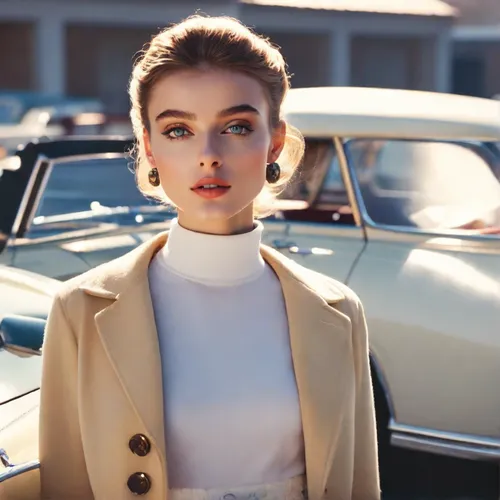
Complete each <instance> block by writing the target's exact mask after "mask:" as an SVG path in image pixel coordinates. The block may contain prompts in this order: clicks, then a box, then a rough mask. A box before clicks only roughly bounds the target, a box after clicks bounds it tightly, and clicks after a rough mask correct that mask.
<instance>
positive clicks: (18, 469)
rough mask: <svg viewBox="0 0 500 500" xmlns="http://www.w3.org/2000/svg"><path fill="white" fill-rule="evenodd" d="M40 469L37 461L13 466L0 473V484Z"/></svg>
mask: <svg viewBox="0 0 500 500" xmlns="http://www.w3.org/2000/svg"><path fill="white" fill-rule="evenodd" d="M39 468H40V461H39V460H32V461H31V462H25V463H22V464H19V465H13V466H12V467H8V468H7V469H6V470H3V471H0V483H2V482H3V481H7V479H12V478H13V477H16V476H20V475H21V474H25V473H27V472H31V471H33V470H36V469H39Z"/></svg>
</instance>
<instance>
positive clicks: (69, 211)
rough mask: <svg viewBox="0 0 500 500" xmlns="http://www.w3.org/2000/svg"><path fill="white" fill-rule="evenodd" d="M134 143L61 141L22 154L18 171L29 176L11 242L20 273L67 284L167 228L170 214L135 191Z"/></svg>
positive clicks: (39, 145)
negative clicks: (66, 282)
mask: <svg viewBox="0 0 500 500" xmlns="http://www.w3.org/2000/svg"><path fill="white" fill-rule="evenodd" d="M71 143H72V144H71ZM131 145H132V143H131V141H128V140H112V139H106V138H98V139H95V138H93V139H79V140H77V141H75V140H73V141H68V140H61V141H49V142H46V143H41V144H38V145H35V146H34V147H33V148H32V149H34V151H32V152H31V155H28V154H27V153H26V151H23V152H22V153H21V155H20V156H21V169H20V170H21V172H23V171H24V172H26V171H31V175H26V178H27V180H26V188H25V192H24V197H23V198H22V200H21V202H20V206H19V210H18V213H17V214H16V219H15V221H14V223H13V230H12V233H13V234H12V236H11V238H10V242H9V248H10V249H11V251H12V252H13V254H14V257H13V265H14V266H15V267H19V268H22V269H27V270H30V271H35V272H38V273H41V274H44V275H46V276H50V277H53V278H57V279H63V280H64V279H68V278H71V277H73V276H75V275H77V274H80V273H82V272H84V271H86V270H88V269H90V268H92V267H95V266H96V265H99V264H101V263H103V262H106V261H108V260H110V259H112V258H115V257H118V256H120V255H123V254H124V253H126V252H128V251H130V250H132V249H133V248H135V247H136V246H138V245H139V244H140V243H142V242H143V241H144V240H145V239H147V238H149V237H151V236H152V235H153V234H155V233H156V232H158V231H160V230H161V229H163V228H164V227H165V218H166V214H165V210H164V209H162V207H160V206H159V204H157V203H154V202H151V201H148V200H146V199H145V198H144V197H143V196H142V194H141V193H140V192H139V191H138V189H137V187H136V183H135V178H134V172H133V168H132V159H131V158H130V156H129V154H128V150H129V149H130V147H131ZM148 222H150V223H151V224H149V225H148Z"/></svg>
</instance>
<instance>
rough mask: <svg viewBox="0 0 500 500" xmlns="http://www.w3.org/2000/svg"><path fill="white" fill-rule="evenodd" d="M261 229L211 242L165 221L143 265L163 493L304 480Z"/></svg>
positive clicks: (277, 304) (283, 339) (282, 321)
mask: <svg viewBox="0 0 500 500" xmlns="http://www.w3.org/2000/svg"><path fill="white" fill-rule="evenodd" d="M262 229H263V227H262V224H261V223H257V225H256V227H255V229H254V230H253V231H251V232H248V233H245V234H239V235H232V236H217V235H209V234H202V233H196V232H193V231H189V230H187V229H185V228H183V227H181V226H180V225H179V224H178V222H177V220H174V221H173V223H172V226H171V230H170V234H169V237H168V241H167V244H166V245H165V246H164V247H163V248H162V250H160V252H158V254H156V256H155V257H154V259H153V261H152V263H151V265H150V268H149V282H150V290H151V297H152V301H153V307H154V313H155V320H156V326H157V330H158V337H159V343H160V350H161V358H162V368H163V391H164V404H165V440H166V449H167V464H168V475H169V487H170V488H200V489H209V488H218V487H238V486H245V485H254V484H262V483H269V482H278V481H283V480H286V479H289V478H291V477H293V476H296V475H299V474H303V473H304V472H305V465H304V447H303V437H302V425H301V417H300V407H299V401H298V394H297V387H296V382H295V376H294V371H293V366H292V358H291V351H290V345H289V335H288V322H287V315H286V310H285V304H284V300H283V295H282V291H281V286H280V283H279V280H278V279H277V277H276V275H275V274H274V272H273V271H272V270H271V268H270V267H269V266H268V265H267V264H266V263H265V262H264V260H263V259H262V257H261V255H260V250H259V247H260V242H261V235H262Z"/></svg>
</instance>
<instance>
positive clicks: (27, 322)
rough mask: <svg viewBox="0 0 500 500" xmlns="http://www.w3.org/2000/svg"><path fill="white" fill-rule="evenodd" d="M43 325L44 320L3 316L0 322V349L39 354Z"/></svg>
mask: <svg viewBox="0 0 500 500" xmlns="http://www.w3.org/2000/svg"><path fill="white" fill-rule="evenodd" d="M45 325H46V321H45V320H43V319H39V318H32V317H30V316H17V315H8V316H4V318H3V319H2V321H1V322H0V348H1V347H3V348H5V349H9V350H10V349H11V350H13V351H21V352H24V353H27V354H38V355H39V354H41V350H42V344H43V334H44V331H45Z"/></svg>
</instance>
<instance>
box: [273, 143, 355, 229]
mask: <svg viewBox="0 0 500 500" xmlns="http://www.w3.org/2000/svg"><path fill="white" fill-rule="evenodd" d="M281 199H282V200H295V201H301V202H302V203H303V204H302V205H297V206H296V207H295V208H294V209H290V210H285V211H283V215H284V218H286V219H287V220H297V221H299V220H300V221H307V222H334V223H347V224H354V219H353V215H352V210H351V207H350V203H349V199H348V195H347V191H346V188H345V184H344V181H343V179H342V174H341V170H340V164H339V161H338V158H337V155H336V151H335V146H334V144H333V141H332V140H328V139H306V149H305V153H304V159H303V161H302V163H301V165H300V166H299V168H298V170H297V173H296V175H295V176H294V178H293V179H292V181H291V183H290V185H289V186H288V188H287V189H286V190H285V191H284V192H283V193H282V195H281Z"/></svg>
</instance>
